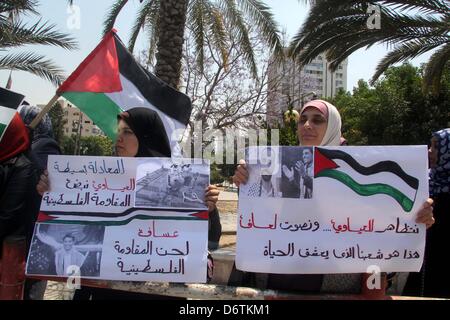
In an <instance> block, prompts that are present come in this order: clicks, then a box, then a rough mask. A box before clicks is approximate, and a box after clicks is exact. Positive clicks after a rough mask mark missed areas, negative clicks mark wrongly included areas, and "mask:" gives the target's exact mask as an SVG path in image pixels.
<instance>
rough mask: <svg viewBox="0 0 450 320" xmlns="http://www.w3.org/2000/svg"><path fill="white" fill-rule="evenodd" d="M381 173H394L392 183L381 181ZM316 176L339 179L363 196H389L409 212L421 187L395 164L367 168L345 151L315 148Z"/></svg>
mask: <svg viewBox="0 0 450 320" xmlns="http://www.w3.org/2000/svg"><path fill="white" fill-rule="evenodd" d="M333 160H334V161H333ZM381 173H389V174H391V175H392V177H390V179H389V180H390V181H392V184H386V183H382V182H381V181H377V179H380V175H378V174H381ZM314 177H315V178H320V177H327V178H331V179H336V180H337V181H339V182H341V183H343V184H344V185H346V186H347V187H349V188H350V189H352V190H353V191H354V192H356V193H357V194H359V195H361V196H372V195H376V194H385V195H387V196H390V197H392V198H393V199H395V200H396V201H397V202H398V203H399V204H400V206H401V207H402V208H403V210H404V211H406V212H410V211H411V210H412V208H413V206H414V202H415V199H416V195H417V190H418V188H419V180H418V179H417V178H415V177H413V176H410V175H408V174H407V173H406V172H405V171H404V170H403V169H402V168H401V167H400V166H399V165H398V163H396V162H394V161H380V162H377V163H375V164H373V165H371V166H367V167H366V166H363V165H361V164H360V163H359V162H358V161H357V160H355V159H354V158H353V157H352V156H351V155H349V154H348V153H346V152H344V151H341V150H331V149H324V148H315V152H314ZM374 180H375V181H376V182H375V181H374ZM358 181H359V182H358ZM362 181H364V182H362ZM369 181H371V182H369Z"/></svg>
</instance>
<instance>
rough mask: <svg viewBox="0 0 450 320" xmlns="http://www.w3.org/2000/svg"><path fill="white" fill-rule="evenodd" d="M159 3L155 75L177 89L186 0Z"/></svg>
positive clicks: (167, 0)
mask: <svg viewBox="0 0 450 320" xmlns="http://www.w3.org/2000/svg"><path fill="white" fill-rule="evenodd" d="M160 3H161V4H160V9H159V31H158V33H159V34H158V46H157V47H158V52H157V53H156V66H155V74H156V76H157V77H158V78H160V79H161V80H163V81H165V82H166V83H168V84H169V85H170V86H172V87H174V88H178V84H179V82H180V77H181V60H182V54H183V42H184V39H183V38H184V28H185V23H186V14H187V3H188V0H164V1H160Z"/></svg>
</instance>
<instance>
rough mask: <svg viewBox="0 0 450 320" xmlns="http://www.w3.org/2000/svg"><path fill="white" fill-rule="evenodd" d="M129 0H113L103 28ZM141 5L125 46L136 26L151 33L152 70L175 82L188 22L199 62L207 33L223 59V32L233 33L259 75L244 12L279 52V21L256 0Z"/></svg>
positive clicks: (147, 1)
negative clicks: (153, 65)
mask: <svg viewBox="0 0 450 320" xmlns="http://www.w3.org/2000/svg"><path fill="white" fill-rule="evenodd" d="M127 2H128V0H116V2H115V3H114V4H113V5H112V6H111V8H110V11H109V12H108V14H107V17H106V19H105V22H104V33H106V32H108V31H109V30H111V28H112V27H113V26H114V23H115V21H116V19H117V16H118V15H119V13H120V11H121V10H122V9H123V7H124V6H125V5H126V4H127ZM140 2H141V3H142V4H141V7H140V9H139V12H138V14H137V17H136V20H135V23H134V26H133V28H132V30H131V37H130V41H129V49H130V51H133V49H134V45H135V43H136V39H137V37H138V35H139V33H140V31H141V30H142V29H143V28H144V27H145V28H146V29H147V30H148V34H149V57H153V56H154V54H155V52H156V51H157V54H156V58H157V61H156V66H155V73H156V75H157V76H158V77H159V78H161V79H162V80H164V81H165V82H167V83H168V84H170V85H171V86H173V87H175V88H176V87H177V86H178V83H179V80H180V74H181V61H182V49H183V37H184V34H185V30H186V28H189V30H190V31H191V32H192V34H193V37H194V39H195V46H196V50H197V52H198V55H197V62H198V63H199V65H200V66H202V65H203V59H204V47H205V45H206V42H207V41H206V36H208V37H210V38H212V45H213V46H214V48H215V49H216V50H217V51H218V52H219V53H220V54H221V59H222V60H223V61H225V62H226V61H227V50H226V49H227V32H228V33H229V34H233V35H236V36H237V38H238V39H239V44H240V46H241V49H242V50H243V52H245V61H246V63H247V65H248V66H249V67H250V70H251V71H252V74H253V75H254V76H255V77H256V76H257V67H256V62H255V57H254V52H253V50H252V46H251V43H250V39H249V31H248V28H247V22H246V20H245V18H248V19H250V20H249V21H251V23H252V24H254V25H255V27H256V29H257V31H258V32H259V33H260V34H261V35H262V36H263V37H264V39H265V40H266V42H267V44H268V46H269V47H270V48H271V49H272V50H274V53H275V54H277V55H278V56H281V55H282V52H283V50H282V44H281V41H280V37H279V32H278V27H277V24H276V23H275V21H274V19H273V16H272V14H271V13H270V10H269V8H268V7H267V6H266V5H264V3H263V2H262V1H260V0H215V1H213V0H163V1H162V0H140Z"/></svg>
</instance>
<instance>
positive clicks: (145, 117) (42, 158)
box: [0, 100, 450, 299]
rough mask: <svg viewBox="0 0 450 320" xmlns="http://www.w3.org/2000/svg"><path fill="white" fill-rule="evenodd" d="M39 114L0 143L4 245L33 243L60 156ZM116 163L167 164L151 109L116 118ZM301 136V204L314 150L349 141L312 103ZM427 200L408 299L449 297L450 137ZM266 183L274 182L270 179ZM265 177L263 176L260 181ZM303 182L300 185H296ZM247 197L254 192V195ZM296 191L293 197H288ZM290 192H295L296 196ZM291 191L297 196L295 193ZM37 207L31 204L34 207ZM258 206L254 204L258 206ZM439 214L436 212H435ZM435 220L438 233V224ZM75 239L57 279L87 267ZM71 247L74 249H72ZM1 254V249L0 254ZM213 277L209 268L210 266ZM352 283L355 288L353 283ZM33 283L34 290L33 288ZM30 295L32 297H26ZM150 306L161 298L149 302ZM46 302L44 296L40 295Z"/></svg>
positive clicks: (216, 231) (212, 220)
mask: <svg viewBox="0 0 450 320" xmlns="http://www.w3.org/2000/svg"><path fill="white" fill-rule="evenodd" d="M39 111H40V110H39V108H37V107H33V106H29V105H24V106H22V107H21V109H20V114H21V116H22V118H23V120H20V119H18V120H16V121H14V122H13V123H11V124H10V128H9V129H8V131H7V132H6V133H5V135H4V136H3V138H2V140H1V141H0V182H1V187H0V191H1V193H0V241H2V240H3V239H4V238H5V237H6V236H8V235H12V234H16V233H21V234H24V235H26V236H27V239H28V242H29V241H30V237H31V235H32V230H33V225H34V222H35V221H36V218H37V214H38V208H39V203H40V197H41V196H42V195H43V194H44V193H45V192H46V191H49V190H51V186H50V184H49V179H48V175H47V172H46V163H47V157H48V155H49V154H60V153H61V151H60V149H59V147H58V144H57V143H56V141H55V140H54V137H53V134H52V129H51V121H50V119H49V117H48V115H46V116H45V117H44V118H43V120H42V121H41V122H40V124H39V126H38V127H36V128H35V129H34V130H30V129H29V128H27V125H29V124H30V122H31V121H32V120H33V119H34V118H35V117H36V115H37V114H38V113H39ZM117 120H118V121H117V140H116V142H115V150H116V155H117V156H121V157H170V156H171V149H170V144H169V141H167V137H166V136H165V135H164V134H163V132H164V126H163V123H162V121H161V119H160V118H159V116H158V114H157V113H156V112H154V111H152V110H150V109H148V108H132V109H130V110H128V111H126V112H122V113H120V114H118V116H117ZM297 135H298V138H299V141H300V146H302V147H305V148H304V149H303V154H302V159H301V161H298V162H296V163H293V164H292V165H290V166H283V168H282V172H283V179H282V181H284V182H283V183H282V184H283V185H286V184H288V183H289V182H292V181H293V180H294V179H297V180H298V179H301V181H302V182H301V184H299V186H300V187H301V188H300V189H299V190H297V191H298V193H299V194H300V192H301V194H302V197H303V198H309V197H311V193H312V189H311V179H312V173H311V172H310V171H311V170H312V169H311V162H312V148H308V147H313V146H340V145H346V144H347V141H346V140H345V139H344V138H343V137H342V132H341V116H340V114H339V112H338V110H337V108H336V107H335V106H333V105H332V104H330V103H329V102H327V101H324V100H313V101H310V102H308V103H306V104H305V105H304V106H303V107H302V109H301V110H300V119H299V121H298V131H297ZM429 159H430V167H431V170H430V180H429V181H430V198H429V199H428V200H427V201H426V202H425V203H424V204H423V206H422V208H421V210H420V211H419V212H417V213H416V215H417V218H416V222H417V223H423V224H425V225H426V227H427V230H428V231H427V232H428V234H427V241H426V257H425V262H424V264H423V268H422V270H421V272H420V273H417V274H415V273H411V274H410V277H409V279H408V283H407V285H406V287H405V293H408V294H412V295H416V296H420V295H422V296H430V297H433V296H439V297H450V283H449V279H450V277H448V276H446V273H445V271H446V270H445V264H444V263H443V259H444V258H443V257H444V256H445V254H442V253H443V252H444V250H445V245H446V243H447V242H446V240H447V233H446V226H447V225H448V220H449V218H448V212H449V205H450V129H444V130H440V131H437V132H435V133H433V135H432V139H431V146H430V150H429ZM267 176H269V175H267ZM248 177H249V173H248V169H247V166H246V163H245V161H243V160H241V161H240V164H239V165H238V166H237V168H236V171H235V174H234V176H233V181H234V183H235V184H236V185H237V186H242V185H244V184H246V183H247V180H248ZM262 177H264V175H263V176H262ZM298 181H300V180H298ZM250 190H253V189H252V188H250ZM253 191H254V192H259V193H262V192H264V193H265V194H268V195H269V196H270V195H272V194H274V192H275V191H274V189H273V186H272V185H271V184H270V176H269V177H268V178H267V177H266V178H263V180H262V181H261V182H260V185H259V186H257V187H255V188H254V190H253ZM291 191H292V190H291ZM291 191H290V192H291ZM297 191H295V190H294V191H292V192H297ZM218 197H219V190H218V188H217V187H216V186H214V185H210V186H209V187H208V188H207V189H206V190H205V202H206V204H207V206H208V209H209V233H208V239H209V248H210V249H216V248H217V247H218V243H219V240H220V237H221V223H220V215H219V212H218V210H217V206H216V203H217V201H218ZM30 199H32V201H30ZM255 201H257V200H256V199H255ZM433 207H434V210H433ZM435 219H436V225H434V226H433V224H435ZM73 242H74V238H73V237H72V236H70V235H67V236H66V237H65V238H64V246H63V248H64V250H65V251H64V250H61V251H60V252H59V253H58V254H57V255H56V256H57V259H56V262H55V263H56V267H57V270H59V272H58V274H64V270H63V269H64V265H66V264H67V263H68V262H69V260H72V259H75V260H76V259H83V257H82V255H81V256H80V255H76V254H74V253H73V250H72V247H73V245H74V243H73ZM69 247H70V248H69ZM0 248H1V247H0ZM208 266H209V269H210V270H208V272H209V274H210V275H211V272H212V263H208ZM352 279H353V280H352ZM327 281H328V282H331V283H333V282H335V283H339V281H354V282H355V283H358V285H359V276H358V275H356V277H355V275H346V274H344V275H340V276H339V275H302V274H297V275H285V274H253V273H248V272H240V271H239V270H236V269H234V270H233V272H232V274H231V276H230V281H229V284H230V285H241V286H253V287H259V288H264V289H266V288H269V289H280V290H291V291H292V290H294V291H299V292H320V290H321V288H322V287H323V286H324V283H325V282H327ZM33 284H35V283H31V284H30V287H32V285H33ZM29 291H32V290H29ZM150 297H151V298H157V297H155V296H150ZM40 298H42V295H40ZM75 298H76V299H115V298H119V299H144V298H149V296H148V295H147V296H144V295H140V294H131V293H128V292H118V291H114V292H113V291H112V290H104V289H102V290H100V289H93V288H87V287H83V288H82V289H80V290H78V291H77V293H76V294H75Z"/></svg>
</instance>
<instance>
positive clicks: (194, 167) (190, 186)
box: [135, 158, 209, 210]
mask: <svg viewBox="0 0 450 320" xmlns="http://www.w3.org/2000/svg"><path fill="white" fill-rule="evenodd" d="M208 185H209V163H208V162H206V161H203V162H202V163H196V162H195V161H194V162H193V161H192V159H186V161H182V160H177V161H175V162H173V161H172V160H171V159H168V158H154V159H151V160H149V159H142V160H139V164H138V166H137V171H136V201H135V205H136V207H146V208H158V209H163V208H170V209H193V208H194V209H199V210H206V209H207V208H208V207H207V206H206V204H205V189H206V188H207V187H208Z"/></svg>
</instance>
